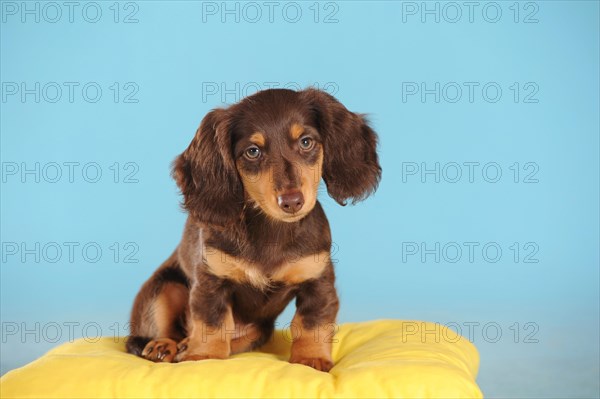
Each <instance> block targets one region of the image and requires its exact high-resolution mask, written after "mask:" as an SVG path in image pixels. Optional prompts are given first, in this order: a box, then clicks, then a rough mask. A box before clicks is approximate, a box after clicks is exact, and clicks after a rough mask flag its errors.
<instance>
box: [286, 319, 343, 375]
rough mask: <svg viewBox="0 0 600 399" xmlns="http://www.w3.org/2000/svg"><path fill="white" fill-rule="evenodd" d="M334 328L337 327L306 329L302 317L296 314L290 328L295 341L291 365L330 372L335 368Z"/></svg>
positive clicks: (293, 342)
mask: <svg viewBox="0 0 600 399" xmlns="http://www.w3.org/2000/svg"><path fill="white" fill-rule="evenodd" d="M332 328H335V326H333V325H330V326H319V327H317V328H312V329H309V328H306V327H305V326H304V322H303V320H302V316H300V315H299V314H298V313H296V314H295V315H294V318H293V319H292V324H291V327H290V331H291V335H292V339H293V341H292V350H291V355H290V363H300V364H304V365H306V366H310V367H312V368H314V369H317V370H320V371H329V370H330V369H331V368H332V367H333V359H332V357H331V342H332V330H331V329H332Z"/></svg>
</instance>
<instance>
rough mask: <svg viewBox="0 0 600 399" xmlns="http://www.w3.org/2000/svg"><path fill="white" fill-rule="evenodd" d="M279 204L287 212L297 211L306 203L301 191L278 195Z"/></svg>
mask: <svg viewBox="0 0 600 399" xmlns="http://www.w3.org/2000/svg"><path fill="white" fill-rule="evenodd" d="M277 204H279V207H280V208H281V209H282V210H283V211H284V212H286V213H296V212H298V211H299V210H300V209H302V205H304V196H303V195H302V193H301V192H300V191H294V192H291V193H287V194H281V195H280V196H279V197H277Z"/></svg>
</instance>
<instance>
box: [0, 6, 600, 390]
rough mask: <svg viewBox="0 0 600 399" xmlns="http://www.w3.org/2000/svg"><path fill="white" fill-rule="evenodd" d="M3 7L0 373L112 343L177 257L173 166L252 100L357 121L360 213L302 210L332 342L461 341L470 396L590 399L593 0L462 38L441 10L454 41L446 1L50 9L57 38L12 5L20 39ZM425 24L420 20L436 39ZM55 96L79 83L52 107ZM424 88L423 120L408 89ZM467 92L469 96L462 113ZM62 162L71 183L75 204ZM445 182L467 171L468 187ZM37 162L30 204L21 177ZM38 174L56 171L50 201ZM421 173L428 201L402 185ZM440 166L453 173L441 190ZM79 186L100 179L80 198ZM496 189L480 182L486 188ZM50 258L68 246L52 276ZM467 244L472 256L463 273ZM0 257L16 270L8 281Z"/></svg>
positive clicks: (508, 9) (460, 26) (594, 219)
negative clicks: (228, 109)
mask: <svg viewBox="0 0 600 399" xmlns="http://www.w3.org/2000/svg"><path fill="white" fill-rule="evenodd" d="M7 3H10V4H7ZM22 4H24V3H21V2H16V3H15V2H2V10H3V11H2V24H1V58H2V60H1V81H2V84H3V86H2V96H3V97H2V103H1V107H2V108H1V111H2V112H1V113H2V115H1V136H2V139H1V156H2V167H3V169H2V173H3V175H2V193H1V200H2V203H1V218H2V227H1V233H2V237H1V241H2V243H3V244H2V245H3V246H2V248H1V249H2V264H1V269H0V270H1V272H0V276H1V295H0V298H1V319H2V344H1V349H0V354H1V371H2V373H5V372H7V371H8V370H11V369H13V368H15V367H19V366H21V365H23V364H25V363H26V362H29V361H31V360H33V359H34V358H36V357H38V356H40V355H41V354H43V353H44V352H45V351H47V350H48V349H49V348H51V347H54V346H55V345H57V344H58V343H59V342H65V341H67V340H68V339H69V333H70V330H69V328H68V326H69V325H72V326H73V327H72V332H73V335H74V336H76V337H79V336H82V335H85V336H87V337H88V338H89V339H93V338H94V337H95V336H96V335H99V334H102V335H108V336H113V335H115V334H120V335H125V334H127V326H126V324H125V323H126V322H127V319H128V313H129V310H130V307H131V304H132V300H133V298H134V295H135V294H136V292H137V290H138V288H139V286H140V285H141V284H142V282H143V281H144V280H145V279H146V278H147V277H148V276H149V275H150V274H151V272H152V271H153V270H154V269H155V268H156V267H157V266H158V265H159V264H160V263H161V262H162V261H163V260H164V259H166V258H167V257H168V256H169V255H170V253H171V252H172V251H173V249H174V248H175V247H176V245H177V244H178V241H179V239H180V236H181V231H182V227H183V223H184V221H185V217H186V216H185V214H184V213H182V212H181V210H180V209H179V205H178V204H179V201H180V198H179V197H178V193H177V188H176V186H175V184H174V182H173V181H172V179H171V178H170V176H169V168H170V162H171V161H172V160H173V159H174V158H175V156H176V155H177V154H179V153H180V152H181V151H182V150H183V149H184V148H185V147H186V146H187V144H188V143H189V141H190V140H191V138H192V136H193V134H194V132H195V129H196V127H197V125H198V124H199V122H200V120H201V119H202V117H203V116H204V115H205V113H206V112H207V111H209V110H210V109H211V108H214V107H218V106H222V105H223V104H222V103H233V102H236V101H237V100H239V98H240V96H242V95H243V94H245V93H244V92H245V91H246V90H247V94H250V93H252V92H254V91H255V88H256V87H261V88H267V86H269V85H273V86H278V87H284V86H286V85H287V86H290V87H306V86H309V85H315V84H316V85H317V86H319V87H321V88H325V89H327V90H328V91H329V92H331V93H333V94H335V96H336V97H338V98H339V99H340V101H342V102H343V103H344V104H345V105H346V106H347V107H348V108H349V109H350V110H353V111H356V112H364V113H369V114H370V116H371V120H372V123H373V126H374V127H375V129H376V130H377V132H378V133H379V135H380V143H381V146H380V156H381V163H382V167H383V171H384V174H383V180H382V182H381V185H380V188H379V191H378V192H377V193H376V195H375V196H374V197H372V198H370V199H369V200H367V201H366V202H364V203H362V204H360V205H358V206H355V207H346V208H342V207H339V206H337V205H336V204H335V203H334V202H333V201H332V200H331V199H330V198H329V197H328V196H327V195H326V194H325V192H324V191H323V192H322V193H321V196H320V199H321V201H322V203H323V205H324V207H325V210H326V212H327V215H328V217H329V220H330V223H331V226H332V232H333V238H334V242H335V244H336V245H335V254H334V258H335V259H337V261H338V262H337V266H336V269H337V275H338V288H339V292H340V296H341V301H342V307H341V311H340V315H339V320H340V321H341V322H348V321H360V320H370V319H377V318H400V319H417V320H431V321H437V322H440V323H451V324H452V325H453V326H455V327H456V326H457V325H458V326H459V327H461V332H462V333H463V334H464V335H467V334H468V333H469V331H468V328H467V327H468V326H469V325H472V326H474V331H473V334H472V335H471V338H472V341H473V342H474V343H475V345H476V346H477V347H478V349H479V351H480V354H481V367H480V375H479V377H478V382H479V384H480V385H481V387H482V389H483V391H484V393H485V394H486V395H487V396H489V397H499V396H502V397H511V396H513V397H549V396H552V397H598V395H599V390H600V388H599V385H598V375H599V372H600V371H599V364H598V363H599V343H598V336H599V326H598V320H599V291H598V287H599V274H598V266H599V258H598V254H599V250H598V243H599V231H598V223H599V215H598V204H599V192H598V185H599V183H598V182H599V176H598V170H599V164H598V159H599V156H598V151H599V142H598V137H599V119H598V110H599V101H598V100H599V98H598V97H599V94H598V93H599V82H598V71H599V65H598V60H599V50H598V49H599V43H598V35H599V25H598V20H599V16H598V13H599V7H598V2H595V1H569V2H567V1H539V2H529V3H526V2H520V3H517V4H516V6H515V5H514V2H512V1H511V2H498V3H494V4H495V5H494V4H492V5H489V2H478V3H477V4H478V6H477V8H475V10H474V13H473V19H472V21H469V15H468V11H469V10H468V8H467V7H465V6H462V5H461V4H462V3H460V2H459V3H458V4H459V6H460V7H461V12H462V15H461V17H460V18H458V20H457V21H456V22H452V21H451V20H453V19H454V18H455V17H456V8H452V7H454V6H453V5H452V4H457V3H452V4H450V5H449V4H448V3H444V2H441V3H436V2H428V3H421V2H416V3H410V2H394V1H378V2H363V1H356V2H329V3H325V2H324V3H319V4H317V5H316V6H315V5H314V2H297V3H295V5H294V4H292V5H289V3H286V2H279V3H278V6H277V8H275V10H274V14H273V20H272V22H271V21H269V15H268V11H269V10H268V8H267V7H266V6H264V5H263V3H262V2H259V3H254V4H258V5H259V7H260V9H261V11H262V15H261V17H260V18H258V20H257V21H255V20H256V19H257V18H256V16H257V15H256V7H254V8H248V6H245V4H244V3H237V6H236V3H233V2H230V3H227V6H226V7H228V8H230V9H234V10H235V7H239V8H238V10H239V12H238V13H237V18H239V21H236V14H235V12H234V14H223V15H222V7H224V5H223V3H221V2H216V3H206V2H204V3H203V2H195V1H180V2H170V3H167V2H165V1H142V2H135V3H118V4H117V7H115V6H114V3H113V2H98V3H97V4H98V6H99V8H100V9H101V11H102V14H101V17H100V19H99V21H97V22H95V23H94V22H88V21H86V20H85V19H84V17H83V16H82V10H83V8H84V6H85V5H86V4H87V3H84V2H82V3H78V7H77V8H75V10H74V14H73V22H70V21H69V16H68V9H67V8H66V7H64V6H61V9H62V10H61V11H62V16H61V17H60V18H58V17H57V15H56V10H55V9H52V8H48V7H46V8H44V6H45V3H35V2H28V3H27V6H28V7H31V9H34V7H36V4H37V7H39V10H40V11H39V12H40V20H39V22H36V21H35V15H30V14H24V15H21V14H22V10H21V9H20V8H21V7H22ZM59 4H62V2H61V3H59ZM436 4H437V5H436ZM15 5H16V7H17V8H18V10H17V11H16V14H15V15H13V11H14V6H15ZM284 6H285V7H287V8H286V9H285V10H286V11H285V12H284ZM244 7H245V8H244ZM415 7H416V8H417V11H416V14H414V15H413V13H412V12H413V11H415ZM423 7H428V8H429V9H435V7H438V9H439V13H440V15H439V22H436V21H435V18H436V16H435V15H433V14H427V13H425V14H423V15H422V13H421V11H422V8H423ZM115 8H118V9H119V11H120V12H119V15H118V18H117V22H115ZM297 8H300V10H301V11H302V14H301V16H300V19H299V21H297V22H292V20H294V19H295V18H296V10H297ZM484 8H485V10H486V12H487V14H485V15H483V14H482V10H483V9H484ZM498 8H499V9H500V10H501V12H502V14H501V16H500V17H499V20H498V21H497V22H492V20H493V19H494V18H496V16H495V11H496V10H497V9H498ZM515 8H516V9H518V10H519V15H518V18H517V22H515V16H516V14H515ZM215 9H216V14H215V15H213V14H211V12H212V11H214V10H215ZM316 9H318V10H319V15H318V18H316V15H315V10H316ZM86 10H87V14H86V18H88V19H93V18H95V9H94V8H93V7H92V8H90V7H89V6H88V8H87V9H86ZM129 14H133V15H131V16H130V17H129V21H128V22H129V23H125V21H124V18H125V16H126V15H129ZM331 14H332V15H331ZM327 16H329V18H327V21H325V19H326V17H327ZM22 17H23V18H24V19H25V21H24V22H23V21H22V20H21V18H22ZM526 17H527V18H526ZM56 18H58V20H57V21H56V22H52V21H51V20H52V19H56ZM222 18H224V22H223V21H222ZM315 18H316V22H315ZM422 18H424V21H423V20H422ZM486 18H487V20H486ZM136 20H137V22H136ZM253 21H255V22H253ZM536 21H537V22H536ZM326 22H327V23H326ZM36 82H39V84H40V86H39V87H40V89H39V91H38V94H39V96H40V98H39V102H36V98H35V94H27V95H25V97H24V98H22V97H21V92H20V90H21V86H20V85H21V83H25V84H26V88H28V89H34V91H35V84H36ZM49 82H56V84H50V85H48V83H49ZM64 82H75V83H76V84H78V85H79V86H77V87H75V91H74V96H73V98H72V102H71V101H70V99H69V95H68V90H67V87H66V86H65V85H64ZM89 82H95V84H96V85H98V86H99V87H100V88H101V89H102V95H101V96H100V97H99V98H98V101H97V102H91V101H90V100H91V99H92V98H93V97H94V96H95V93H94V91H93V88H92V89H90V91H88V97H84V96H83V95H82V92H81V89H82V87H83V86H84V85H85V84H86V83H89ZM115 82H117V85H118V87H119V98H118V99H117V101H115V97H114V95H115V88H116V87H117V86H113V84H114V83H115ZM269 82H275V83H276V84H275V83H273V84H272V83H269ZM407 82H408V83H407ZM411 82H412V83H411ZM436 82H439V84H440V86H439V87H440V92H439V95H440V98H439V102H436V99H435V94H427V95H426V96H425V97H424V98H422V97H421V95H420V94H421V92H419V93H417V94H415V95H411V94H410V93H409V92H408V91H407V90H409V89H411V88H414V87H418V88H419V90H421V86H420V85H421V83H425V85H426V86H425V89H433V88H435V84H436ZM449 82H455V83H451V84H450V85H448V83H449ZM465 82H475V83H474V84H477V85H478V86H476V87H475V91H474V97H473V99H472V101H470V99H469V96H468V91H467V86H465V85H464V83H465ZM489 82H493V84H492V85H491V86H492V89H489V91H487V92H486V94H487V95H488V96H487V97H484V95H483V94H482V88H483V86H484V85H486V84H487V83H489ZM515 82H517V86H513V85H514V83H515ZM75 83H74V84H75ZM236 84H237V85H238V86H239V90H236ZM56 85H58V86H61V87H62V95H61V97H60V98H57V94H56V93H57V92H56V91H55V88H56ZM222 85H225V87H222ZM457 85H458V86H460V87H461V88H462V89H463V90H462V96H461V97H460V98H458V99H457V101H456V102H452V101H453V100H454V99H455V98H456V91H455V90H456V86H457ZM15 87H16V88H18V90H19V92H18V93H16V94H14V95H13V94H11V93H12V92H13V91H14V89H15ZM44 87H46V89H44ZM111 87H112V89H111ZM444 87H446V89H444ZM495 87H500V88H501V90H502V95H501V96H500V97H499V98H497V99H496V98H495V97H496V95H495V92H494V88H495ZM511 87H512V89H511ZM516 87H519V98H518V100H517V101H515V97H514V94H515V90H516ZM215 88H217V91H218V92H217V93H214V89H215ZM223 89H225V90H229V91H227V92H224V90H223ZM210 90H213V91H210ZM134 91H135V93H134ZM240 92H242V93H240ZM534 92H535V93H534ZM126 94H130V97H128V99H127V101H132V102H126V99H125V95H126ZM527 94H530V96H529V97H527V98H525V96H526V95H527ZM223 96H224V98H223ZM56 98H57V101H56V102H51V101H53V99H56ZM495 100H497V101H495ZM494 101H495V102H494ZM64 162H77V163H79V165H78V166H76V167H75V174H74V176H73V182H70V181H69V178H68V168H67V166H65V165H64ZM93 162H95V163H96V164H91V167H90V166H89V165H90V163H93ZM115 162H117V163H118V166H117V167H116V168H115V166H112V167H111V165H114V164H115ZM464 162H477V163H479V166H477V167H476V168H475V174H474V175H473V181H472V182H470V181H469V178H468V175H467V172H468V168H467V167H466V166H464ZM515 162H518V163H519V164H518V169H519V170H520V173H519V176H518V178H517V182H515V174H514V169H515V167H514V166H513V167H512V169H511V165H513V164H514V163H515ZM528 162H531V163H532V164H528V165H530V166H526V164H527V163H528ZM36 163H39V165H40V166H39V168H40V169H39V170H40V172H39V174H38V177H39V182H36V181H35V179H36V176H35V173H34V174H25V175H23V176H22V175H21V169H22V167H23V166H25V167H27V168H29V169H33V168H35V164H36ZM53 163H57V164H59V165H61V172H62V175H61V178H60V179H58V181H57V182H54V183H53V182H51V181H52V180H53V179H54V176H55V173H56V168H55V166H56V165H55V164H53ZM436 163H439V165H440V178H439V180H440V181H439V183H437V182H435V176H434V175H432V174H425V175H423V176H422V175H421V174H420V173H417V174H415V175H412V174H407V173H406V172H407V170H408V169H407V168H412V167H413V166H415V165H416V166H418V167H419V169H420V170H422V169H423V167H425V168H428V169H433V168H435V165H436ZM454 163H457V164H458V165H461V170H462V175H461V178H460V179H459V181H457V182H455V183H452V182H450V180H452V179H453V177H454V176H455V173H456V168H455V166H456V164H454ZM488 163H495V164H491V165H492V167H493V168H492V169H487V174H485V176H484V175H482V168H483V166H484V165H486V164H488ZM84 165H88V169H87V173H86V174H85V176H84V175H82V168H83V166H84ZM95 165H96V168H99V169H100V170H101V172H102V176H101V178H100V180H99V181H98V182H96V183H90V182H87V181H86V180H85V179H88V180H90V179H92V180H93V179H94V177H95V171H96V169H95V168H94V166H95ZM14 167H17V168H19V170H18V171H17V174H15V175H13V174H12V172H11V171H12V170H13V168H14ZM90 168H91V169H90ZM526 168H528V169H526ZM115 169H117V170H119V171H120V173H119V176H118V177H116V176H115ZM497 169H500V170H501V172H502V175H501V178H500V180H499V181H497V182H495V183H491V182H488V181H487V180H491V179H493V178H494V176H495V171H496V170H497ZM403 170H404V172H405V173H403ZM130 173H132V175H131V176H129V178H126V176H127V175H128V174H130ZM530 173H533V175H531V176H529V179H526V176H527V175H529V174H530ZM84 177H85V178H84ZM115 177H116V180H117V182H115ZM484 177H485V178H484ZM486 179H487V180H486ZM126 180H128V181H130V182H126ZM136 180H137V182H136ZM422 180H424V181H422ZM526 180H527V181H529V182H526ZM536 181H537V182H536ZM65 242H76V243H78V244H77V245H78V246H77V247H75V252H74V258H73V259H72V260H71V259H69V256H68V252H67V247H66V246H64V244H63V243H65ZM465 242H475V243H478V245H479V246H478V247H476V249H475V252H474V259H473V261H472V262H471V261H470V260H469V257H468V252H467V251H466V247H465V246H464V244H463V243H465ZM515 242H516V243H518V246H519V247H520V252H519V258H518V259H517V260H515V258H514V255H515V250H514V249H515V248H516V247H512V248H513V249H511V246H512V245H513V243H515ZM12 243H16V244H17V245H21V243H25V245H26V247H27V248H29V249H32V248H33V249H34V251H33V252H34V253H33V254H29V255H25V259H22V257H21V255H22V253H21V250H20V249H19V250H18V251H19V252H18V253H16V254H12V253H13V252H15V251H13V250H14V249H15V248H14V246H12V245H13V244H12ZM36 243H39V245H40V249H39V251H37V254H38V255H39V256H40V259H39V262H38V261H36V259H35V255H36V253H35V252H36V250H35V245H36ZM48 243H57V244H48ZM87 243H92V244H90V245H91V248H92V249H89V248H88V250H89V252H87V253H86V255H87V256H88V258H87V259H86V258H85V257H84V254H82V248H83V246H84V245H86V244H87ZM114 243H117V247H119V253H118V256H116V255H117V254H116V247H115V246H113V244H114ZM407 243H408V244H407ZM411 243H417V245H418V246H419V245H421V243H425V245H426V249H434V248H435V245H436V243H440V244H439V245H440V250H439V252H438V254H440V259H439V262H436V259H435V255H434V254H430V255H426V256H425V258H424V259H423V258H422V257H421V255H422V254H421V252H419V253H417V254H415V255H411V254H410V253H409V252H407V251H408V250H409V249H411V248H413V247H412V244H411ZM448 243H457V244H456V245H455V244H450V245H447V244H448ZM486 243H494V244H493V245H495V246H497V247H500V248H501V250H502V254H501V257H500V258H499V259H498V261H496V262H492V260H494V259H491V258H495V253H494V247H492V249H490V250H489V252H487V255H488V258H487V260H486V258H485V257H484V254H482V248H483V246H484V245H485V244H486ZM528 243H530V244H528ZM73 245H76V244H73ZM90 245H88V247H90ZM525 245H529V246H528V247H527V248H525ZM56 246H61V248H62V254H60V255H59V254H57V253H56V252H55V249H56ZM444 246H446V250H447V251H446V252H444V250H443V248H444ZM456 246H459V247H461V248H462V249H463V251H462V256H461V257H460V258H459V259H458V260H457V261H456V262H454V263H453V262H450V260H453V259H454V258H455V257H456V253H455V252H453V251H455V249H456ZM95 247H100V248H101V250H102V254H101V255H100V256H96V255H95V253H94V248H95ZM43 248H46V249H45V250H44V249H43ZM111 248H112V249H111ZM134 252H135V253H134ZM531 252H536V253H535V254H534V255H532V256H530V257H529V258H528V260H529V261H532V262H533V263H529V262H525V255H527V254H530V253H531ZM128 254H129V255H131V256H130V257H129V258H126V255H128ZM115 256H116V257H115ZM93 258H98V260H97V261H96V262H92V260H94V259H93ZM54 259H56V262H54V263H53V262H51V261H53V260H54ZM129 260H133V261H135V260H137V263H129V262H127V261H129ZM535 261H537V262H535ZM292 312H293V308H288V309H287V310H286V312H285V313H284V314H283V315H282V316H281V318H280V322H281V325H283V324H285V323H287V322H289V321H290V319H291V316H292ZM36 323H39V324H36ZM69 323H76V324H69ZM488 323H491V324H488ZM515 323H518V324H515ZM526 323H530V324H526ZM485 325H487V327H486V328H485V329H484V326H485ZM490 326H491V327H490ZM498 328H500V329H501V332H502V335H501V336H500V337H498V338H497V337H496V335H497V329H498ZM28 331H30V332H28ZM516 332H518V334H516ZM494 341H497V342H494Z"/></svg>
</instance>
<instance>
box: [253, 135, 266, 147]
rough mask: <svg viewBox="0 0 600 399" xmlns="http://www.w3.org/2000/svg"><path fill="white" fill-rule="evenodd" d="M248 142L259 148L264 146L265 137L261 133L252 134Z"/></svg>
mask: <svg viewBox="0 0 600 399" xmlns="http://www.w3.org/2000/svg"><path fill="white" fill-rule="evenodd" d="M250 141H251V142H252V143H254V144H256V145H257V146H259V147H264V146H265V136H264V135H263V134H262V133H261V132H256V133H253V134H252V136H250Z"/></svg>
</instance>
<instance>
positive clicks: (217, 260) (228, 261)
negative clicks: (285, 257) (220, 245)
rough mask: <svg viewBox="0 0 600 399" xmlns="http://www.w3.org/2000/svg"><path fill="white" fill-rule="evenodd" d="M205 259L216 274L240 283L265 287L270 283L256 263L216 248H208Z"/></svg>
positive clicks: (210, 269) (211, 270)
mask: <svg viewBox="0 0 600 399" xmlns="http://www.w3.org/2000/svg"><path fill="white" fill-rule="evenodd" d="M204 260H205V262H206V265H207V266H208V269H209V271H210V272H211V273H212V274H214V275H215V276H219V277H221V278H225V279H228V280H233V281H236V282H238V283H248V284H251V285H253V286H254V287H257V288H260V289H263V288H265V287H267V286H268V285H269V283H270V281H269V278H268V277H267V276H265V275H264V274H263V273H262V272H261V271H260V270H259V269H258V268H257V267H256V266H255V265H253V264H252V263H249V262H246V261H243V260H241V259H238V258H236V257H234V256H231V255H228V254H226V253H224V252H221V251H219V250H218V249H215V248H206V251H205V254H204Z"/></svg>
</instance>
